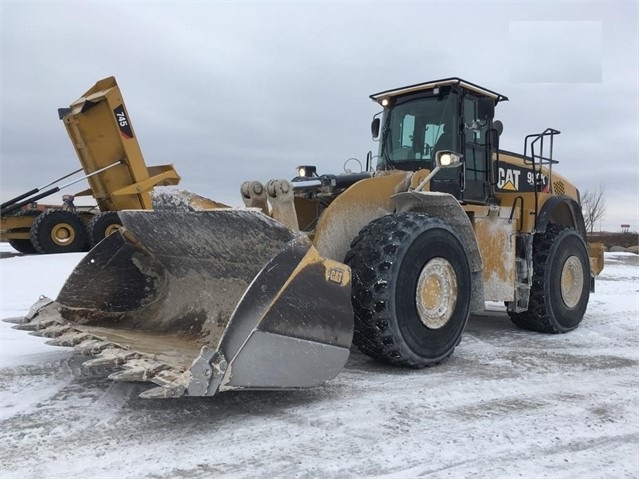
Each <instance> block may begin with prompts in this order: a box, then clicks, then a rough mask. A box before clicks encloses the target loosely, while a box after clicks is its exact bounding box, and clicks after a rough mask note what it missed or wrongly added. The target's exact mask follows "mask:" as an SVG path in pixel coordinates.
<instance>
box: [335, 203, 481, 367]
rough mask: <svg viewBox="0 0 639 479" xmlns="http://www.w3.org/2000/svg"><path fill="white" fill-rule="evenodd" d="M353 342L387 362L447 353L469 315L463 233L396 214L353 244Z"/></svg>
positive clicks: (409, 363) (434, 359)
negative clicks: (461, 234)
mask: <svg viewBox="0 0 639 479" xmlns="http://www.w3.org/2000/svg"><path fill="white" fill-rule="evenodd" d="M345 262H346V263H347V264H348V265H349V266H350V267H351V269H352V276H353V280H352V301H353V308H354V311H355V334H354V338H353V342H354V343H355V344H356V345H357V346H358V347H359V349H360V350H361V351H362V352H363V353H365V354H367V355H369V356H371V357H373V358H375V359H377V360H379V361H383V362H387V363H390V364H393V365H398V366H406V367H414V368H421V367H425V366H429V365H432V364H436V363H438V362H440V361H442V360H443V359H445V358H446V357H448V356H450V355H451V354H452V352H453V350H454V349H455V347H456V346H457V345H458V344H459V342H460V341H461V336H462V333H463V331H464V329H465V327H466V324H467V322H468V318H469V316H470V303H471V273H470V262H469V259H468V252H467V249H466V247H465V245H464V242H463V240H462V239H461V237H460V236H459V235H458V234H457V233H456V232H455V230H453V229H452V227H451V226H450V225H449V224H448V223H446V222H445V221H444V220H442V219H439V218H434V217H430V216H428V215H426V214H422V213H414V212H409V213H399V214H394V215H389V216H384V217H382V218H379V219H377V220H374V221H372V222H371V223H369V224H368V225H367V226H366V227H364V228H363V229H362V231H361V232H360V234H359V235H358V236H357V237H356V238H355V239H354V240H353V242H352V243H351V250H350V251H349V253H348V254H347V255H346V259H345Z"/></svg>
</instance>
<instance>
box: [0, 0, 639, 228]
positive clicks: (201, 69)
mask: <svg viewBox="0 0 639 479" xmlns="http://www.w3.org/2000/svg"><path fill="white" fill-rule="evenodd" d="M513 22H524V23H534V22H542V23H548V22H550V23H552V22H576V23H574V24H575V25H578V24H585V23H588V24H593V23H594V24H597V25H601V37H600V40H601V51H600V52H599V56H598V57H597V55H592V57H587V56H586V57H579V58H576V57H575V51H576V52H577V53H579V51H581V50H579V49H576V50H575V44H574V41H573V40H574V39H575V38H576V37H575V36H574V35H573V37H572V38H566V37H556V38H555V42H554V43H552V44H551V45H550V46H552V47H555V50H554V53H553V55H551V57H552V58H550V60H552V61H549V63H548V65H547V68H551V69H555V70H557V71H559V70H561V69H562V68H563V69H564V70H565V73H566V75H564V76H563V77H561V78H562V79H561V81H566V79H567V80H570V79H571V78H572V80H573V82H572V83H517V82H515V81H513V80H512V79H511V78H510V72H511V68H512V62H513V58H515V59H517V58H521V57H524V56H525V55H524V54H523V53H524V52H525V51H529V50H526V49H528V48H529V47H530V46H531V45H534V44H535V42H536V41H537V40H536V39H535V37H534V36H530V38H529V40H530V42H528V43H527V42H526V36H524V35H520V37H519V38H517V41H516V42H513V41H512V39H511V32H512V30H511V28H510V27H511V25H512V24H513ZM1 26H2V33H1V35H2V37H1V39H2V50H1V61H2V85H1V86H2V92H1V101H2V107H1V108H2V127H1V128H2V130H1V133H2V144H1V155H2V157H1V159H2V164H1V169H0V185H1V187H2V195H1V196H2V200H5V199H7V198H9V197H11V196H15V195H17V194H19V193H21V192H23V191H25V190H27V189H30V188H32V187H34V186H40V185H43V184H45V183H46V182H47V181H48V180H50V179H53V178H55V177H58V176H61V175H62V174H64V173H65V172H68V171H71V170H74V169H76V168H77V165H78V162H77V159H76V157H75V153H74V151H73V148H72V147H71V144H70V142H69V140H68V137H67V136H66V132H65V130H64V127H63V125H62V124H61V122H60V121H59V120H58V119H57V113H56V110H57V108H59V107H63V106H67V105H68V104H69V103H71V102H72V101H73V100H75V99H76V98H77V97H78V96H79V95H81V94H82V93H83V92H84V91H85V90H86V89H88V88H89V87H90V86H92V85H93V84H94V83H95V81H97V80H98V79H100V78H103V77H106V76H109V75H115V76H116V78H117V79H118V82H119V84H120V86H121V88H122V91H123V94H124V97H125V100H126V103H127V106H128V109H129V113H130V115H131V117H132V120H133V125H134V128H135V131H136V133H137V135H138V138H139V141H140V144H141V147H142V150H143V152H144V154H145V158H146V161H147V163H148V164H150V165H151V164H164V163H174V164H175V166H176V169H177V170H178V171H179V173H180V174H181V176H182V177H183V183H182V186H183V187H184V188H187V189H190V190H192V191H195V192H197V193H200V194H203V195H208V196H211V197H214V198H216V199H219V200H220V201H225V202H228V203H232V204H240V199H239V194H238V189H239V185H240V183H241V182H242V181H244V180H247V179H260V180H263V181H264V180H267V179H269V178H279V177H282V178H290V177H291V176H293V174H294V171H293V168H294V167H295V166H297V165H298V164H316V165H317V166H318V169H319V171H320V172H339V171H341V170H342V165H343V163H344V161H345V160H346V159H347V158H349V157H353V156H356V157H359V158H360V159H363V158H364V155H365V153H366V151H368V150H369V149H375V148H376V144H375V143H374V142H372V141H371V139H370V135H369V124H370V119H371V117H372V115H373V114H374V113H376V112H377V111H378V108H377V106H376V105H375V104H373V103H372V102H371V101H370V100H369V98H368V95H369V94H371V93H374V92H377V91H381V90H385V89H389V88H393V87H399V86H403V85H407V84H412V83H418V82H422V81H427V80H433V79H437V78H444V77H448V76H460V77H462V78H465V79H467V80H470V81H473V82H476V83H479V84H481V85H484V86H486V87H487V88H490V89H493V90H496V91H498V92H500V93H504V94H506V95H508V96H509V97H510V99H511V101H510V102H508V103H504V104H503V105H500V106H499V107H498V109H497V116H498V117H499V118H500V119H501V120H502V121H503V122H504V123H505V133H504V137H503V146H504V147H506V148H508V149H511V150H515V151H520V150H522V148H523V138H524V136H525V135H526V134H529V133H533V132H537V131H541V130H543V129H544V128H546V127H548V126H552V127H554V128H557V129H559V130H561V131H562V134H561V135H560V136H559V137H558V139H557V143H556V149H555V157H556V158H558V159H559V160H560V161H561V163H560V164H559V165H558V166H557V171H559V172H560V173H562V174H564V175H565V176H567V177H568V178H569V179H570V180H572V181H573V182H574V183H575V184H576V185H577V186H578V187H579V188H580V189H582V190H583V189H588V188H594V187H596V186H597V185H599V184H600V183H602V182H604V183H605V184H606V186H607V190H608V192H609V213H608V216H607V221H609V224H610V227H611V228H616V227H618V224H620V223H621V222H628V221H629V222H630V223H631V224H633V225H634V226H633V227H638V226H639V215H638V214H637V211H636V210H637V207H636V205H637V203H636V201H637V178H638V176H637V163H638V161H637V135H638V131H637V129H638V121H637V83H638V78H637V68H638V65H637V53H638V52H637V7H636V4H634V3H632V2H606V3H592V2H554V3H547V2H544V3H537V2H530V3H526V2H517V3H511V4H509V3H503V2H495V3H490V2H487V3H484V2H482V3H480V2H477V3H470V2H459V3H456V2H445V3H444V2H442V3H438V2H406V3H400V2H389V3H385V2H361V3H354V2H353V3H347V2H344V3H337V2H333V3H331V2H329V3H289V2H278V3H275V2H274V3H267V4H264V3H230V2H229V3H217V2H216V3H213V2H211V3H206V2H203V3H202V2H192V3H175V4H172V3H164V2H159V3H148V2H144V3H142V2H140V3H112V2H104V3H99V2H98V3H96V2H93V3H71V2H60V3H44V2H43V3H27V2H19V3H18V2H15V3H11V2H3V5H2V25H1ZM582 26H583V25H582ZM573 33H574V32H573ZM586 33H588V32H586ZM582 37H583V38H586V39H588V38H590V40H592V42H594V43H591V44H589V45H591V46H590V47H589V48H590V49H591V50H593V51H594V50H595V49H596V38H595V39H594V40H593V38H594V37H592V35H591V36H590V37H589V36H588V35H587V34H584V35H582ZM591 37H592V38H591ZM568 40H570V41H568ZM571 42H572V43H571ZM580 45H582V46H583V41H582V43H581V44H580ZM537 46H539V44H538V43H537ZM542 46H543V45H542ZM518 48H519V49H520V50H521V52H520V53H521V54H520V55H518V54H517V53H518ZM582 50H583V49H582ZM571 52H572V56H570V55H571ZM565 55H569V56H568V57H566V56H565ZM577 56H578V55H577ZM566 58H568V59H571V58H572V59H575V58H576V60H578V61H575V62H573V65H572V66H571V68H565V67H566V65H567V62H566V61H565V60H566ZM597 58H598V59H597ZM539 60H540V61H541V59H539ZM590 60H592V61H591V62H590V63H589V61H590ZM562 61H563V63H562ZM553 62H554V63H553ZM597 62H599V63H597ZM598 64H599V65H600V70H599V71H600V73H601V82H600V83H582V82H581V81H577V79H580V80H583V79H584V78H590V77H589V76H588V75H589V72H590V70H591V69H592V67H593V66H595V67H596V65H598ZM578 67H579V68H582V69H583V72H582V73H578V72H579V71H580V70H578ZM576 78H577V79H576ZM556 81H557V79H556ZM588 81H591V80H588ZM629 205H632V206H629ZM633 209H634V212H633ZM624 210H630V213H629V214H630V216H631V218H630V219H628V218H627V217H628V214H626V213H625V212H624V213H623V218H625V219H624V220H621V219H620V218H621V216H620V215H621V213H619V212H620V211H624Z"/></svg>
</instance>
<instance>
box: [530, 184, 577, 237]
mask: <svg viewBox="0 0 639 479" xmlns="http://www.w3.org/2000/svg"><path fill="white" fill-rule="evenodd" d="M549 223H554V224H562V225H566V226H572V227H574V228H575V230H577V232H578V233H579V234H580V235H581V237H582V238H583V239H584V241H586V225H585V222H584V216H583V213H582V212H581V207H580V206H579V203H577V202H576V201H575V200H573V199H572V198H570V197H568V196H563V195H559V196H551V197H549V198H548V199H547V200H546V202H545V203H544V204H543V206H542V207H541V211H540V212H539V214H538V215H537V222H536V226H535V230H536V231H537V232H539V233H545V232H546V227H547V226H548V224H549Z"/></svg>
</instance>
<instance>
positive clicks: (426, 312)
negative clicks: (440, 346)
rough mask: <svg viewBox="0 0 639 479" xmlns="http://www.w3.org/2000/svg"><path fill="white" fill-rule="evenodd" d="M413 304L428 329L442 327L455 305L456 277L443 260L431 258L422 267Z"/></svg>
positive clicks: (451, 268) (451, 267)
mask: <svg viewBox="0 0 639 479" xmlns="http://www.w3.org/2000/svg"><path fill="white" fill-rule="evenodd" d="M415 304H416V305H417V314H418V315H419V319H420V320H421V322H422V323H423V324H424V326H426V327H427V328H430V329H439V328H441V327H443V326H444V325H445V324H446V323H447V322H448V321H449V319H450V318H451V316H452V314H453V311H454V310H455V305H456V304H457V275H456V274H455V270H454V268H453V266H452V265H451V264H450V263H449V262H448V261H447V260H445V259H444V258H433V259H431V260H430V261H428V263H426V264H425V265H424V267H423V268H422V271H421V273H420V274H419V279H418V280H417V290H416V291H415Z"/></svg>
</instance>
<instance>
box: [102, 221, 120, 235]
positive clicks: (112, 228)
mask: <svg viewBox="0 0 639 479" xmlns="http://www.w3.org/2000/svg"><path fill="white" fill-rule="evenodd" d="M121 227H122V225H119V224H112V225H109V226H107V227H106V229H105V230H104V236H105V237H106V236H109V235H110V234H113V233H115V231H116V230H118V229H120V228H121Z"/></svg>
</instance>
